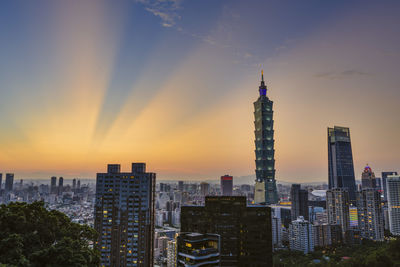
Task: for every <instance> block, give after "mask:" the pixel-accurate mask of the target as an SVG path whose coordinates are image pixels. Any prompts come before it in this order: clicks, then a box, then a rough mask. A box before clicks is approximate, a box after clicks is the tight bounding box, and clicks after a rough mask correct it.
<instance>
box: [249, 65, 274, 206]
mask: <svg viewBox="0 0 400 267" xmlns="http://www.w3.org/2000/svg"><path fill="white" fill-rule="evenodd" d="M259 93H260V96H259V97H258V99H257V101H256V102H254V119H255V120H254V126H255V131H254V134H255V146H256V149H255V154H256V189H255V190H256V192H255V202H256V203H266V204H274V203H277V202H278V194H277V190H276V181H275V149H274V142H275V141H274V120H273V113H274V112H273V110H272V106H273V102H272V101H271V100H270V99H269V98H268V96H267V86H266V85H265V82H264V75H263V73H262V72H261V85H260V87H259Z"/></svg>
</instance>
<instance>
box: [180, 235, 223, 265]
mask: <svg viewBox="0 0 400 267" xmlns="http://www.w3.org/2000/svg"><path fill="white" fill-rule="evenodd" d="M177 243H178V249H177V266H178V267H179V266H182V267H186V266H210V267H211V266H221V265H220V264H221V260H220V256H221V254H220V251H221V247H220V244H221V242H220V236H219V235H217V234H200V233H180V234H179V236H178V238H177Z"/></svg>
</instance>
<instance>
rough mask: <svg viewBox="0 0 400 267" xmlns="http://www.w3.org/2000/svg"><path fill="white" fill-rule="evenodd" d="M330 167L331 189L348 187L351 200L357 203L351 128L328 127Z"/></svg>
mask: <svg viewBox="0 0 400 267" xmlns="http://www.w3.org/2000/svg"><path fill="white" fill-rule="evenodd" d="M328 168H329V189H333V188H347V190H348V192H349V197H350V201H351V202H352V203H355V202H356V181H355V177H354V164H353V153H352V150H351V141H350V129H349V128H345V127H338V126H335V127H333V128H328Z"/></svg>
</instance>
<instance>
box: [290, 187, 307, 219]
mask: <svg viewBox="0 0 400 267" xmlns="http://www.w3.org/2000/svg"><path fill="white" fill-rule="evenodd" d="M290 201H291V202H292V210H291V215H292V221H294V220H297V218H298V217H299V216H303V218H304V219H305V220H307V221H308V219H309V213H308V192H307V190H304V189H301V186H300V184H292V187H291V189H290Z"/></svg>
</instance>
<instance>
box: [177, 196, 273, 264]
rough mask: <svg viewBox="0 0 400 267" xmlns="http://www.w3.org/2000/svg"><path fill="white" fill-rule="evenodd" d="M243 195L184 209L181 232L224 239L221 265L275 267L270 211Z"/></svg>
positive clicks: (208, 200) (182, 209)
mask: <svg viewBox="0 0 400 267" xmlns="http://www.w3.org/2000/svg"><path fill="white" fill-rule="evenodd" d="M246 202H247V201H246V197H243V196H220V197H214V196H212V197H211V196H208V197H206V200H205V205H204V206H183V207H182V208H181V231H182V232H197V233H202V234H206V233H213V234H218V235H220V236H221V266H272V229H271V208H270V207H266V206H247V205H246Z"/></svg>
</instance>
